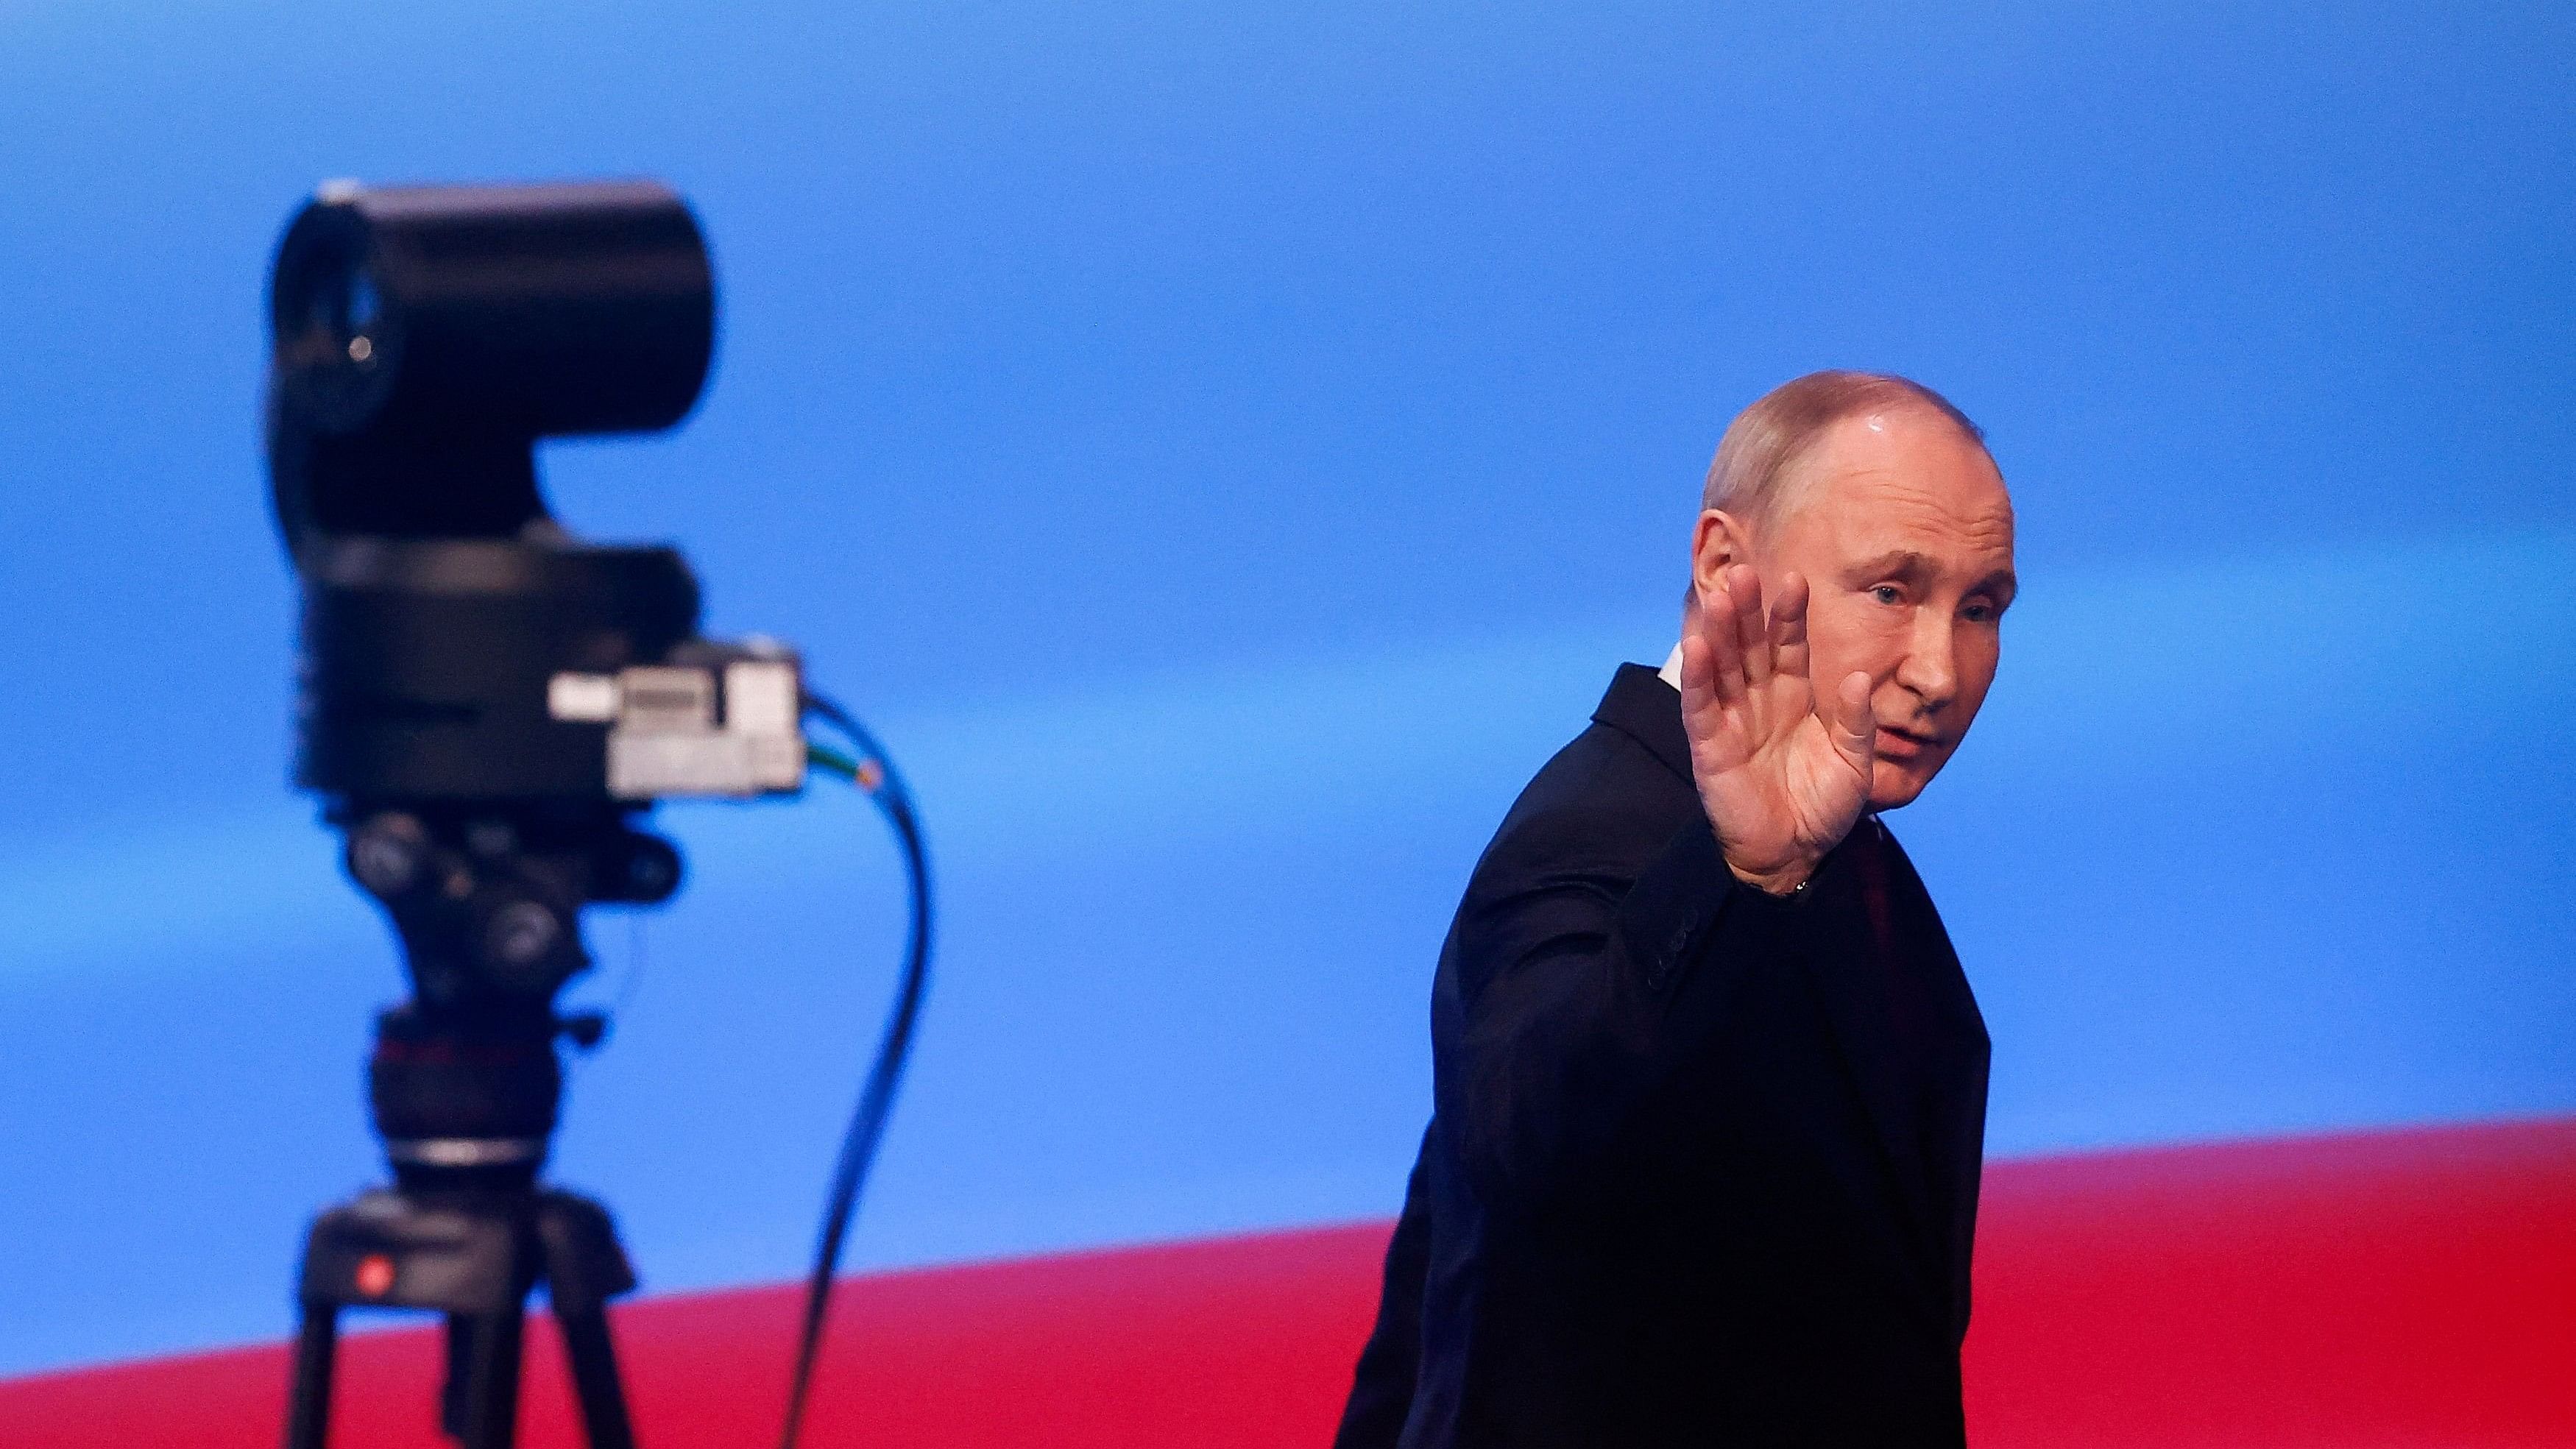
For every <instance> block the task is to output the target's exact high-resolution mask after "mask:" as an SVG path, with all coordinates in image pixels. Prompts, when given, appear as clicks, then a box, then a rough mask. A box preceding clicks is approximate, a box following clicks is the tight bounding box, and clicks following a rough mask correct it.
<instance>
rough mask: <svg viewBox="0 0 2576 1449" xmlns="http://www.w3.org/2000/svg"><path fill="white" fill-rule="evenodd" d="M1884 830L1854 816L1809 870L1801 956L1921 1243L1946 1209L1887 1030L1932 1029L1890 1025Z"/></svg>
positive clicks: (1891, 964) (1890, 882)
mask: <svg viewBox="0 0 2576 1449" xmlns="http://www.w3.org/2000/svg"><path fill="white" fill-rule="evenodd" d="M1884 832H1885V827H1884V826H1882V825H1880V824H1879V823H1878V819H1877V817H1876V816H1865V817H1863V818H1862V820H1861V823H1860V824H1858V825H1856V826H1854V827H1852V834H1851V837H1850V838H1849V839H1848V840H1846V841H1845V842H1844V844H1843V845H1842V846H1841V847H1840V848H1838V849H1836V850H1835V852H1834V853H1833V855H1832V856H1830V857H1828V860H1827V865H1826V867H1825V869H1823V870H1821V871H1819V872H1818V873H1817V876H1816V883H1815V885H1814V887H1813V890H1814V892H1815V894H1816V899H1814V900H1812V901H1809V902H1807V906H1808V909H1807V910H1806V911H1805V912H1803V913H1802V915H1803V918H1804V919H1803V922H1802V925H1803V930H1802V931H1801V934H1802V935H1803V936H1805V938H1806V943H1807V946H1808V949H1807V950H1806V951H1805V952H1803V953H1802V954H1803V955H1804V956H1805V958H1806V964H1807V973H1808V979H1809V980H1810V981H1811V982H1812V983H1813V985H1814V987H1815V991H1816V997H1817V1000H1818V1001H1819V1002H1820V1003H1822V1005H1823V1007H1824V1014H1825V1018H1826V1020H1827V1021H1828V1022H1829V1023H1830V1024H1831V1025H1832V1028H1833V1034H1834V1037H1835V1039H1836V1043H1837V1045H1839V1046H1840V1047H1841V1049H1842V1058H1843V1065H1844V1067H1845V1069H1846V1070H1847V1071H1848V1072H1849V1073H1850V1076H1851V1080H1852V1085H1853V1087H1854V1089H1855V1090H1856V1091H1857V1093H1858V1095H1859V1097H1860V1100H1861V1105H1862V1108H1863V1109H1864V1110H1865V1111H1866V1112H1867V1114H1868V1116H1869V1120H1870V1125H1871V1126H1872V1127H1874V1128H1875V1129H1876V1133H1877V1138H1878V1147H1879V1152H1880V1155H1881V1158H1882V1160H1883V1161H1884V1162H1885V1163H1886V1166H1887V1168H1888V1174H1889V1177H1890V1178H1891V1179H1892V1180H1893V1181H1894V1183H1895V1185H1896V1191H1897V1196H1898V1197H1899V1198H1901V1199H1902V1200H1903V1202H1904V1206H1905V1211H1906V1213H1907V1215H1908V1216H1909V1217H1910V1218H1911V1219H1912V1220H1913V1224H1914V1227H1915V1231H1916V1234H1917V1237H1918V1240H1920V1241H1922V1242H1923V1243H1924V1244H1925V1245H1926V1246H1930V1245H1932V1244H1935V1243H1938V1242H1940V1241H1942V1240H1943V1239H1944V1238H1946V1237H1947V1233H1946V1230H1945V1227H1944V1225H1945V1224H1946V1219H1947V1214H1945V1213H1942V1212H1940V1211H1938V1209H1937V1206H1936V1204H1934V1203H1933V1202H1932V1200H1931V1198H1932V1186H1933V1181H1932V1179H1933V1164H1932V1163H1931V1162H1929V1161H1928V1160H1926V1157H1925V1145H1926V1144H1925V1143H1924V1141H1923V1134H1922V1130H1921V1127H1920V1125H1919V1124H1917V1123H1915V1122H1914V1121H1912V1120H1910V1118H1909V1115H1908V1100H1907V1095H1906V1091H1905V1085H1904V1082H1903V1080H1902V1078H1901V1077H1900V1075H1899V1068H1900V1060H1901V1054H1900V1047H1899V1044H1898V1041H1897V1033H1898V1031H1899V1029H1900V1025H1902V1027H1903V1028H1904V1029H1908V1030H1918V1031H1929V1030H1935V1029H1937V1028H1936V1027H1935V1026H1934V1024H1933V1023H1931V1022H1906V1023H1902V1024H1900V1023H1899V1022H1898V1021H1897V1019H1896V1017H1895V1014H1894V1011H1893V1007H1894V1005H1895V1001H1896V983H1895V982H1894V980H1893V979H1892V975H1893V973H1894V972H1895V971H1896V970H1898V969H1901V966H1902V963H1901V962H1900V961H1899V959H1898V953H1899V952H1900V951H1901V950H1902V949H1903V947H1902V946H1901V944H1900V942H1901V941H1902V940H1903V934H1902V926H1901V923H1900V921H1899V919H1898V917H1899V914H1900V908H1901V903H1900V902H1899V901H1898V900H1897V899H1896V891H1895V882H1894V879H1893V875H1894V873H1893V872H1892V871H1891V870H1890V869H1889V866H1888V862H1887V859H1886V855H1885V847H1886V840H1885V833H1884ZM1927 1266H1928V1265H1927Z"/></svg>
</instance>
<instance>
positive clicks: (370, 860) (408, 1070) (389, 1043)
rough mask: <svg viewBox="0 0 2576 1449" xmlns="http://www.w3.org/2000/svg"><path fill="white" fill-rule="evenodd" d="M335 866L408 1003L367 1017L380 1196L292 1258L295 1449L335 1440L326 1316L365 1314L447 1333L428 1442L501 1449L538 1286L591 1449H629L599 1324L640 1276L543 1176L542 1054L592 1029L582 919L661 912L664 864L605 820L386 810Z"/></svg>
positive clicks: (673, 860) (592, 1213)
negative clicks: (359, 898)
mask: <svg viewBox="0 0 2576 1449" xmlns="http://www.w3.org/2000/svg"><path fill="white" fill-rule="evenodd" d="M348 861H349V870H350V874H351V875H353V876H355V877H356V878H357V880H358V882H359V884H361V885H363V886H365V887H366V888H367V890H368V891H369V892H370V893H371V894H373V895H375V896H376V898H377V899H378V900H379V901H380V902H382V903H383V904H384V906H385V908H386V910H387V912H388V913H389V914H390V915H391V916H392V917H393V919H394V924H395V928H396V930H397V932H398V933H399V934H400V935H401V937H402V940H403V944H404V946H405V948H406V956H407V961H406V965H407V967H408V969H409V971H410V975H411V978H412V982H413V987H414V995H413V999H412V1000H411V1001H409V1002H406V1003H405V1004H403V1005H401V1006H398V1007H395V1008H393V1009H392V1010H389V1011H386V1012H384V1013H382V1014H381V1015H380V1016H378V1018H377V1021H376V1042H375V1050H374V1052H373V1054H372V1055H371V1056H370V1058H369V1060H368V1064H367V1079H368V1092H367V1095H368V1101H369V1106H370V1108H371V1109H372V1114H373V1117H374V1121H375V1128H376V1132H377V1134H378V1135H379V1136H380V1137H382V1138H383V1139H384V1144H385V1156H386V1158H387V1160H388V1161H389V1162H390V1164H391V1166H392V1168H393V1179H394V1180H393V1183H392V1185H391V1186H389V1187H382V1188H376V1189H372V1190H370V1191H367V1192H365V1193H362V1194H360V1195H359V1196H358V1197H356V1198H355V1199H353V1200H351V1201H349V1202H346V1203H342V1204H340V1205H338V1206H336V1207H332V1208H330V1209H328V1210H326V1211H325V1212H323V1213H322V1214H321V1216H320V1217H318V1218H317V1219H315V1221H314V1223H313V1226H312V1229H311V1231H310V1233H309V1234H308V1235H307V1237H306V1240H305V1247H304V1264H303V1270H302V1273H301V1275H300V1278H299V1280H298V1284H297V1288H296V1298H297V1303H298V1307H299V1310H300V1313H301V1324H300V1327H299V1329H298V1332H297V1336H296V1350H295V1366H294V1381H293V1386H292V1388H291V1390H290V1393H289V1398H288V1407H287V1425H286V1446H287V1449H324V1446H325V1445H326V1443H327V1442H328V1440H329V1437H330V1415H331V1396H332V1377H333V1369H334V1358H335V1356H336V1350H337V1348H338V1340H339V1317H340V1313H341V1311H342V1310H343V1309H346V1308H360V1307H365V1308H412V1309H426V1310H429V1311H432V1312H437V1313H441V1314H444V1315H445V1316H446V1330H445V1334H446V1360H447V1362H446V1382H445V1388H444V1390H443V1391H442V1393H441V1395H440V1402H439V1422H440V1426H441V1427H442V1428H443V1429H444V1430H445V1431H446V1433H447V1435H448V1436H449V1437H450V1438H452V1439H455V1440H456V1441H458V1442H459V1443H460V1444H461V1445H463V1446H464V1449H510V1445H511V1444H512V1442H513V1441H514V1439H515V1437H516V1433H517V1420H518V1407H519V1371H520V1349H521V1346H522V1339H523V1336H524V1331H525V1324H526V1313H527V1299H528V1295H529V1294H530V1293H531V1292H532V1291H534V1290H535V1288H536V1287H537V1285H538V1284H540V1283H543V1284H544V1285H545V1287H546V1291H547V1297H548V1299H549V1301H550V1302H551V1304H552V1305H553V1311H554V1317H555V1321H556V1323H557V1324H558V1325H559V1326H560V1327H561V1329H562V1332H563V1341H564V1353H565V1358H566V1360H567V1361H568V1362H569V1364H570V1367H571V1371H572V1383H573V1390H574V1394H575V1396H576V1398H577V1399H578V1401H579V1405H580V1410H581V1419H582V1426H583V1430H584V1432H585V1435H586V1436H587V1438H588V1440H589V1443H590V1445H591V1449H632V1446H633V1444H634V1442H635V1437H634V1430H633V1427H632V1425H631V1423H630V1421H629V1419H628V1417H627V1410H626V1397H625V1391H624V1388H623V1386H622V1385H621V1384H620V1382H619V1379H618V1372H617V1355H616V1349H615V1345H614V1342H613V1340H612V1339H611V1337H610V1333H609V1326H608V1312H607V1307H608V1300H610V1299H611V1298H614V1297H616V1296H617V1295H619V1294H621V1293H624V1292H627V1291H628V1290H630V1289H632V1288H633V1287H634V1286H635V1274H634V1271H633V1270H632V1269H631V1268H630V1267H629V1266H628V1265H627V1260H626V1253H625V1250H624V1249H623V1248H621V1247H620V1246H619V1245H618V1241H617V1233H616V1229H615V1227H614V1226H613V1225H612V1224H611V1222H610V1220H609V1216H608V1213H607V1211H606V1210H605V1209H603V1208H601V1207H600V1206H599V1205H598V1204H597V1203H594V1202H591V1201H590V1200H588V1199H586V1198H582V1197H577V1196H575V1195H573V1194H571V1193H567V1192H561V1191H557V1190H554V1189H551V1188H548V1187H545V1186H543V1185H542V1184H541V1183H540V1182H539V1180H538V1173H539V1170H540V1169H541V1168H542V1166H543V1165H544V1161H545V1157H546V1149H547V1144H548V1142H549V1140H550V1139H551V1137H552V1135H553V1132H554V1127H555V1119H556V1112H557V1108H558V1106H559V1104H560V1102H561V1099H562V1095H563V1071H562V1067H561V1065H560V1063H559V1062H558V1061H557V1059H556V1056H555V1039H556V1037H558V1036H567V1037H570V1038H571V1039H572V1040H573V1041H574V1042H575V1043H576V1044H578V1045H583V1046H587V1045H592V1044H595V1043H596V1042H597V1041H598V1040H599V1038H600V1036H601V1034H602V1032H603V1031H604V1028H605V1023H604V1021H603V1020H602V1018H600V1017H598V1016H596V1015H575V1016H572V1017H569V1018H564V1019H560V1020H559V1019H557V1017H556V1016H555V1014H554V1009H553V1004H552V1002H553V996H554V992H555V990H556V988H557V987H559V986H560V985H561V984H562V983H563V981H564V980H565V979H566V978H568V977H570V976H571V975H572V974H573V973H574V972H576V971H578V970H580V969H582V967H584V966H586V965H587V964H588V958H587V955H586V953H584V952H583V950H582V948H581V944H580V938H579V935H578V931H577V929H576V927H575V924H574V923H575V921H576V919H577V913H578V911H579V909H580V907H581V906H582V905H584V904H586V903H588V902H590V901H596V900H658V899H661V898H664V897H667V896H668V895H669V894H670V893H671V892H672V890H674V889H676V888H677V886H678V883H679V869H678V864H679V859H678V855H677V853H676V852H674V851H673V850H671V848H670V847H669V845H668V844H667V843H665V842H663V841H660V840H658V839H656V838H655V837H652V836H648V835H644V834H641V833H640V832H636V831H634V830H632V829H630V828H628V827H627V826H626V824H625V823H624V820H623V818H622V817H620V816H616V815H590V816H588V817H587V818H582V817H575V818H571V819H554V820H548V819H545V818H542V817H539V818H536V819H522V820H519V821H516V822H513V821H509V820H506V819H503V818H493V817H487V818H478V819H470V820H469V819H463V818H446V819H439V818H434V817H427V816H425V814H422V813H412V812H408V811H383V812H378V813H376V814H373V815H370V816H367V817H365V818H364V819H362V820H361V821H359V822H358V823H357V824H355V825H354V826H353V827H352V828H351V830H350V833H349V845H348Z"/></svg>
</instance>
